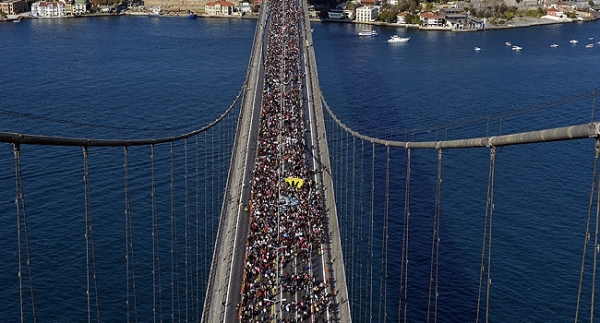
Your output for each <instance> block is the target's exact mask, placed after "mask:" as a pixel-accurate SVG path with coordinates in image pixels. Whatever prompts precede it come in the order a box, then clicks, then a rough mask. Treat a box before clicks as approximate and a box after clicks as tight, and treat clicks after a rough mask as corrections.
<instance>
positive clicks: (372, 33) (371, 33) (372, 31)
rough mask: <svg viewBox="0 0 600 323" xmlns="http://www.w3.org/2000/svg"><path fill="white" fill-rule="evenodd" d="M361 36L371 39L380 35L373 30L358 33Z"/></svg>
mask: <svg viewBox="0 0 600 323" xmlns="http://www.w3.org/2000/svg"><path fill="white" fill-rule="evenodd" d="M358 35H359V36H371V37H377V36H378V35H379V34H377V32H376V31H375V30H371V31H361V32H359V33H358Z"/></svg>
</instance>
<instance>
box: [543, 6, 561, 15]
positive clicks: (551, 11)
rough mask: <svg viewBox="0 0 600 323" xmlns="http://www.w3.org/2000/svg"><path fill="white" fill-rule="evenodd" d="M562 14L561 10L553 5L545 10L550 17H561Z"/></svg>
mask: <svg viewBox="0 0 600 323" xmlns="http://www.w3.org/2000/svg"><path fill="white" fill-rule="evenodd" d="M563 14H564V13H563V12H562V11H561V10H558V9H556V8H553V7H550V8H548V9H547V10H546V15H548V16H550V17H555V18H562V16H563Z"/></svg>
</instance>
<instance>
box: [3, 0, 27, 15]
mask: <svg viewBox="0 0 600 323" xmlns="http://www.w3.org/2000/svg"><path fill="white" fill-rule="evenodd" d="M27 9H29V6H28V5H27V1H25V0H6V1H0V11H1V12H4V14H6V15H16V14H19V13H21V12H25V11H27Z"/></svg>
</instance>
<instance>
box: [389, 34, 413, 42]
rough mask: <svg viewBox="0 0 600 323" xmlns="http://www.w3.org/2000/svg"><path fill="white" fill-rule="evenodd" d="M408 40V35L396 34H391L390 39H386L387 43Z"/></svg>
mask: <svg viewBox="0 0 600 323" xmlns="http://www.w3.org/2000/svg"><path fill="white" fill-rule="evenodd" d="M409 40H410V37H400V36H398V35H392V37H390V39H388V43H406V42H408V41H409Z"/></svg>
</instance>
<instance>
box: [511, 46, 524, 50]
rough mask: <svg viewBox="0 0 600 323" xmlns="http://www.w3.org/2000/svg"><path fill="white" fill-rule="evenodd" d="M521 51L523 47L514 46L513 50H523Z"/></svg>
mask: <svg viewBox="0 0 600 323" xmlns="http://www.w3.org/2000/svg"><path fill="white" fill-rule="evenodd" d="M521 49H523V47H521V46H517V45H514V46H513V47H512V50H521Z"/></svg>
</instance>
